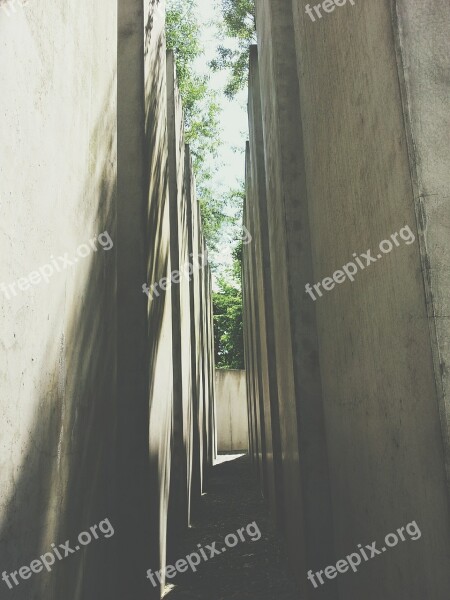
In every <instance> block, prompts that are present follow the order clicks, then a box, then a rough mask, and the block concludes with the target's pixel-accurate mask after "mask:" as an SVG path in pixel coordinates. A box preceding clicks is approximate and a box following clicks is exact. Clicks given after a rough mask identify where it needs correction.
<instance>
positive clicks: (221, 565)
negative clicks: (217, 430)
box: [165, 456, 300, 600]
mask: <svg viewBox="0 0 450 600" xmlns="http://www.w3.org/2000/svg"><path fill="white" fill-rule="evenodd" d="M207 490H208V491H207V494H206V495H204V496H203V498H202V505H201V510H200V511H199V515H198V517H197V518H196V519H195V520H194V523H193V526H192V527H191V528H190V529H189V531H188V532H187V533H186V535H185V536H184V537H183V539H182V540H180V545H179V556H178V558H183V557H185V556H186V555H187V554H190V553H191V552H195V551H198V544H201V545H202V547H203V548H205V549H206V546H207V545H208V544H209V545H210V544H211V543H212V542H218V543H217V548H218V549H220V550H221V549H222V548H223V547H224V546H225V544H224V543H223V540H224V539H225V537H226V536H227V535H228V534H230V533H235V534H236V532H237V530H238V529H240V528H242V527H247V525H248V524H250V523H253V522H254V521H255V522H256V524H257V527H258V528H259V530H260V531H261V534H262V535H261V539H260V540H259V541H254V542H253V541H250V538H251V537H257V535H254V533H253V529H251V530H250V531H251V533H252V535H249V534H247V531H244V532H242V535H245V539H246V541H245V542H241V541H239V543H238V544H237V546H235V547H234V548H228V549H227V550H226V552H224V553H222V554H221V555H220V556H214V558H211V559H210V560H208V561H207V562H204V561H202V563H201V564H200V565H199V567H198V570H197V572H196V573H193V572H192V571H191V570H189V572H187V573H183V574H179V573H178V574H177V575H176V577H175V578H173V579H172V580H171V585H170V586H169V588H168V590H167V592H166V595H165V600H300V594H299V592H298V589H297V587H296V586H295V584H294V581H293V577H292V574H291V573H290V571H289V568H288V566H287V564H286V555H285V552H284V550H283V546H282V543H281V541H280V539H279V538H278V537H277V535H276V533H275V530H274V527H273V525H272V524H271V520H270V518H269V514H268V510H267V505H266V503H265V501H264V500H263V499H262V498H261V494H260V493H259V489H258V485H257V482H256V480H255V476H254V473H253V469H252V466H251V464H250V459H249V458H248V456H244V457H241V458H238V459H236V460H232V461H229V462H224V463H222V464H219V465H216V466H215V467H214V468H213V470H212V474H211V475H210V477H209V479H208V486H207ZM206 552H207V556H209V554H210V552H209V551H207V550H206ZM212 590H214V592H212Z"/></svg>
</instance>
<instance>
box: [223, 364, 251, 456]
mask: <svg viewBox="0 0 450 600" xmlns="http://www.w3.org/2000/svg"><path fill="white" fill-rule="evenodd" d="M216 407H217V450H218V452H238V451H245V452H247V451H248V422H247V394H246V384H245V371H239V370H225V369H216Z"/></svg>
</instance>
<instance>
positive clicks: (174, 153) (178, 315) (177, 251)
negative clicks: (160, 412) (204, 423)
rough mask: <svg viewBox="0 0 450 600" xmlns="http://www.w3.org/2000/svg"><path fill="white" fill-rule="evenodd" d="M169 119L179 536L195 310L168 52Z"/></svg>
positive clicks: (174, 492)
mask: <svg viewBox="0 0 450 600" xmlns="http://www.w3.org/2000/svg"><path fill="white" fill-rule="evenodd" d="M167 107H168V108H167V122H168V144H169V206H170V210H169V212H170V257H171V268H172V272H175V271H178V272H181V273H182V276H181V279H180V280H179V282H178V283H177V284H175V285H173V286H172V355H173V358H172V360H173V407H174V413H173V436H174V445H173V454H172V473H171V502H172V507H173V508H172V515H173V519H172V520H171V521H172V524H173V538H174V540H175V539H176V535H177V532H178V531H181V529H182V528H183V527H187V526H188V525H189V513H188V507H189V503H188V498H189V493H190V492H189V484H190V474H191V468H192V455H191V448H190V444H189V442H190V437H191V435H190V430H191V428H192V414H191V413H190V411H189V406H190V399H191V368H190V367H191V348H190V333H191V324H190V318H191V311H190V300H191V298H190V292H189V287H190V280H189V275H188V274H185V272H184V268H185V265H188V264H189V263H190V259H189V252H188V232H187V226H186V222H187V203H186V193H185V192H186V187H185V147H184V146H185V145H184V130H183V108H182V105H181V97H180V93H179V90H178V86H177V82H176V74H175V58H174V54H173V52H172V51H170V52H168V53H167Z"/></svg>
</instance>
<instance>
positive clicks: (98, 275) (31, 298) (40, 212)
mask: <svg viewBox="0 0 450 600" xmlns="http://www.w3.org/2000/svg"><path fill="white" fill-rule="evenodd" d="M0 33H1V35H0V39H1V42H0V48H1V52H2V62H1V64H0V82H1V88H2V93H1V95H0V107H1V111H0V132H1V137H0V145H1V149H0V154H1V157H2V160H1V163H0V175H1V176H0V186H1V187H0V206H1V211H2V232H0V247H1V248H2V254H3V257H4V259H3V260H2V261H1V266H0V283H1V282H4V283H5V284H9V283H11V282H13V281H15V280H17V279H19V278H20V277H23V276H26V275H28V274H29V273H30V272H32V271H34V270H36V269H39V268H40V266H42V265H44V264H46V263H50V264H55V263H56V259H55V258H54V257H55V256H63V255H64V253H65V252H67V253H68V256H69V258H72V257H74V255H75V254H76V250H77V247H78V246H79V245H80V244H84V243H87V244H88V250H89V246H90V244H91V242H92V240H93V238H94V237H96V236H98V235H99V234H100V233H102V232H108V234H109V236H110V239H111V246H110V247H109V248H108V249H107V248H106V247H105V248H103V247H100V245H99V244H98V243H97V249H96V251H95V252H94V251H93V250H92V251H90V252H89V253H88V254H86V256H85V257H84V258H83V259H82V260H81V258H78V259H77V260H78V262H77V264H76V265H75V264H73V265H72V266H71V267H68V268H66V269H64V268H60V269H59V271H58V270H57V269H55V272H54V274H53V276H52V277H51V279H50V282H49V283H48V284H47V283H44V282H41V283H40V284H39V285H36V286H34V285H33V286H31V287H30V288H29V289H27V290H25V291H23V292H20V293H17V294H16V295H14V296H12V294H11V296H12V297H8V295H7V294H5V293H4V291H3V290H2V291H1V292H0V319H1V324H0V325H1V333H0V335H1V338H0V339H1V344H0V348H1V350H0V352H1V357H0V365H1V375H0V386H1V395H0V397H1V412H2V417H3V418H2V424H1V426H0V466H1V470H0V565H1V571H3V570H6V571H7V573H9V572H14V571H16V570H18V569H19V568H20V567H21V566H22V565H29V564H30V563H31V561H33V560H34V559H36V558H38V557H39V556H40V555H42V554H43V553H45V552H48V551H49V550H50V549H51V544H52V543H55V544H56V545H58V544H59V543H64V542H65V541H66V540H68V539H69V540H70V541H71V542H72V545H74V544H73V542H74V540H76V536H77V535H78V534H79V533H80V532H83V531H86V530H89V527H90V526H92V525H95V524H98V523H99V522H100V521H101V520H103V519H105V518H109V519H110V521H111V523H112V525H113V527H114V529H115V535H114V537H112V538H111V539H107V540H98V541H95V540H93V541H92V543H91V544H90V545H88V546H86V547H85V548H84V549H83V550H82V551H80V552H78V553H76V554H74V555H72V556H70V558H67V559H66V560H65V561H61V562H58V561H57V562H56V564H55V566H54V568H53V570H52V572H51V573H50V574H42V573H39V574H35V575H34V576H33V577H32V578H31V579H29V580H26V581H25V580H23V581H21V583H20V585H19V586H18V587H17V588H16V589H14V590H12V591H9V590H8V589H7V587H6V583H4V582H3V581H1V587H3V586H5V590H7V592H8V593H9V595H10V597H11V598H13V599H15V600H22V599H26V600H30V598H36V599H39V600H40V599H42V598H46V599H49V600H56V599H59V598H67V599H70V600H78V599H79V600H81V599H83V600H85V599H90V598H98V599H103V598H105V599H106V598H111V599H115V598H117V599H119V598H123V597H127V596H130V597H133V598H135V599H136V600H140V599H141V598H151V597H159V595H160V590H157V589H155V588H154V587H152V585H151V583H150V581H149V580H148V579H146V570H147V569H149V568H153V570H157V569H159V568H161V567H162V568H163V567H164V564H165V560H166V551H167V544H166V538H167V529H168V528H170V520H171V515H170V514H169V504H170V496H171V495H172V497H175V498H177V495H176V492H177V490H174V489H172V490H171V489H170V488H171V486H170V483H171V481H170V473H171V470H172V467H173V465H172V459H171V457H172V451H173V450H174V448H175V443H174V437H173V431H174V430H173V420H174V416H175V414H179V409H180V397H179V396H177V404H176V410H175V409H174V398H175V393H174V385H173V382H174V372H175V368H174V362H173V356H174V352H173V333H174V332H173V320H174V316H173V312H172V307H173V298H172V289H173V288H171V287H170V286H169V287H167V289H166V290H165V292H164V293H160V295H159V296H155V297H153V298H147V296H146V295H145V294H144V293H143V291H142V290H143V288H142V286H143V284H144V282H147V283H150V284H151V283H153V282H155V283H156V282H158V281H160V280H161V278H163V277H168V276H169V277H170V275H171V273H172V271H173V266H172V257H171V248H170V242H171V222H170V216H171V215H170V214H169V187H168V184H169V163H168V160H169V153H168V140H169V133H168V126H167V92H166V49H165V40H164V3H163V2H161V1H156V0H149V1H148V2H146V3H145V7H144V6H143V4H142V3H141V2H138V1H137V0H120V2H119V5H118V11H117V10H116V9H115V8H114V7H111V6H110V5H106V4H105V2H103V1H101V2H99V3H97V4H95V6H94V5H92V6H89V7H85V8H84V9H83V11H81V12H80V11H79V6H78V5H76V4H75V3H74V2H72V1H71V0H69V2H68V3H66V4H65V5H64V6H63V7H59V6H58V7H56V5H54V6H46V7H45V10H44V9H43V8H42V7H39V6H38V5H37V4H33V3H29V4H27V5H26V6H25V7H23V8H20V9H18V11H17V13H13V14H12V15H11V16H10V17H8V16H7V15H6V14H5V13H4V12H3V11H1V10H0ZM180 131H181V129H180ZM178 160H179V162H178V164H177V165H175V168H176V169H177V170H178V168H179V167H180V165H181V169H183V167H184V159H181V157H180V156H179V157H178ZM24 173H26V176H23V174H24ZM182 183H184V179H183V180H182ZM185 201H186V200H185V198H183V202H185ZM192 202H193V204H194V205H195V206H196V203H195V199H192ZM179 208H180V212H179V213H177V214H176V215H175V216H176V220H179V221H180V223H181V226H180V229H179V235H180V239H181V240H182V243H183V244H184V245H183V246H182V248H183V252H184V254H186V253H187V240H188V238H189V236H190V235H191V234H192V235H191V237H192V239H194V238H196V239H198V240H200V239H201V234H200V232H199V227H200V219H197V221H196V222H195V223H194V220H193V221H192V223H191V224H189V223H188V222H187V219H186V214H187V211H186V207H185V206H184V207H183V206H181V205H180V207H179ZM189 228H191V229H192V232H191V229H189ZM202 243H203V240H202V241H201V242H199V244H202ZM198 279H199V282H198V287H201V289H202V290H205V296H204V298H203V300H202V302H203V303H202V305H201V314H200V315H198V314H197V318H199V319H200V320H201V322H202V323H203V322H204V323H205V327H204V332H203V333H202V336H203V337H202V344H197V346H196V351H197V353H198V355H197V360H198V363H199V364H203V363H204V364H205V365H206V366H205V368H204V379H205V382H204V385H205V387H206V386H207V388H208V399H207V401H206V400H205V405H206V409H205V411H204V414H205V415H206V416H205V419H206V421H205V423H203V421H202V422H201V428H200V427H199V431H200V435H201V436H204V435H205V431H206V433H207V438H205V439H206V441H205V444H204V445H205V447H207V448H210V447H211V448H212V445H211V444H212V442H211V440H213V439H214V435H213V432H211V431H210V427H211V423H213V422H214V421H213V417H212V415H213V414H214V404H213V397H212V396H211V394H212V392H213V389H214V386H213V381H212V379H213V378H212V372H211V366H212V365H213V362H212V361H213V356H214V355H213V352H212V350H211V339H212V331H211V327H210V323H211V302H210V272H209V269H208V268H207V267H206V268H205V269H204V270H202V271H201V275H198ZM200 282H201V283H200ZM5 289H6V290H7V288H5ZM16 291H17V290H16ZM186 292H187V293H186ZM179 299H180V300H179V301H180V306H179V311H178V314H179V315H180V329H179V330H178V334H179V337H181V341H180V347H181V349H182V350H183V352H184V353H183V352H182V356H183V357H185V356H187V362H186V366H185V365H184V363H183V372H182V377H183V379H182V383H183V385H184V383H185V381H189V379H190V377H191V375H190V373H191V367H193V361H194V356H193V355H192V354H191V347H190V338H191V328H190V320H189V316H190V314H191V303H190V296H189V287H188V286H187V285H186V284H184V287H183V285H181V287H180V294H179ZM196 310H197V313H198V312H199V310H200V309H199V302H198V299H197V301H196ZM185 317H187V319H186V318H185ZM208 324H209V325H208ZM186 349H187V352H186ZM206 355H207V356H206ZM177 364H178V363H177ZM176 368H178V367H176ZM176 372H177V373H179V371H176ZM177 381H178V380H177ZM191 400H192V398H191V396H190V395H185V396H184V404H182V405H181V406H182V409H183V414H182V416H183V419H185V420H184V421H183V423H186V425H183V427H184V430H181V435H182V438H181V439H182V443H183V444H184V445H185V446H186V448H187V449H188V452H189V453H190V452H191V451H192V453H194V448H195V446H196V444H197V451H196V456H197V459H196V460H197V465H199V463H200V461H201V462H202V465H203V461H204V460H205V457H204V455H203V452H201V451H200V449H199V445H200V444H199V443H198V441H197V442H195V443H194V442H193V438H192V434H191V429H190V428H191V423H192V422H195V421H196V419H197V421H198V422H199V423H200V421H199V416H198V414H199V413H200V410H199V409H198V405H199V403H200V396H199V397H198V398H197V404H195V402H193V401H192V402H191ZM202 402H203V399H202ZM177 411H178V413H177ZM189 419H190V420H189ZM178 431H179V430H178ZM177 439H178V438H177ZM205 456H206V460H207V461H209V462H208V464H212V460H211V456H212V450H208V453H207V454H206V455H205ZM185 466H186V476H187V477H188V476H189V477H190V470H189V469H190V467H189V462H188V461H187V460H186V462H185ZM193 481H194V479H193ZM194 486H195V489H194ZM185 488H186V489H187V490H189V491H190V493H191V494H192V496H194V493H195V495H196V497H198V496H199V495H200V492H201V488H200V483H199V481H198V477H197V480H196V482H195V483H192V485H191V484H190V479H186V485H185ZM181 509H182V512H183V514H184V515H185V516H186V519H187V515H188V512H189V502H188V497H186V498H185V500H184V504H183V505H181ZM186 519H185V521H186ZM75 543H76V542H75ZM5 590H3V591H5ZM2 597H3V594H2Z"/></svg>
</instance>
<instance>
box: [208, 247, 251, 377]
mask: <svg viewBox="0 0 450 600" xmlns="http://www.w3.org/2000/svg"><path fill="white" fill-rule="evenodd" d="M233 258H234V261H233V267H232V268H231V269H230V270H229V277H228V279H225V278H224V277H220V278H219V280H218V282H217V284H218V288H219V290H218V291H217V292H213V309H214V346H215V359H216V367H218V368H220V369H244V368H245V366H244V335H243V318H242V286H241V271H242V241H240V242H239V243H238V244H237V246H236V248H235V249H234V252H233Z"/></svg>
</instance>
